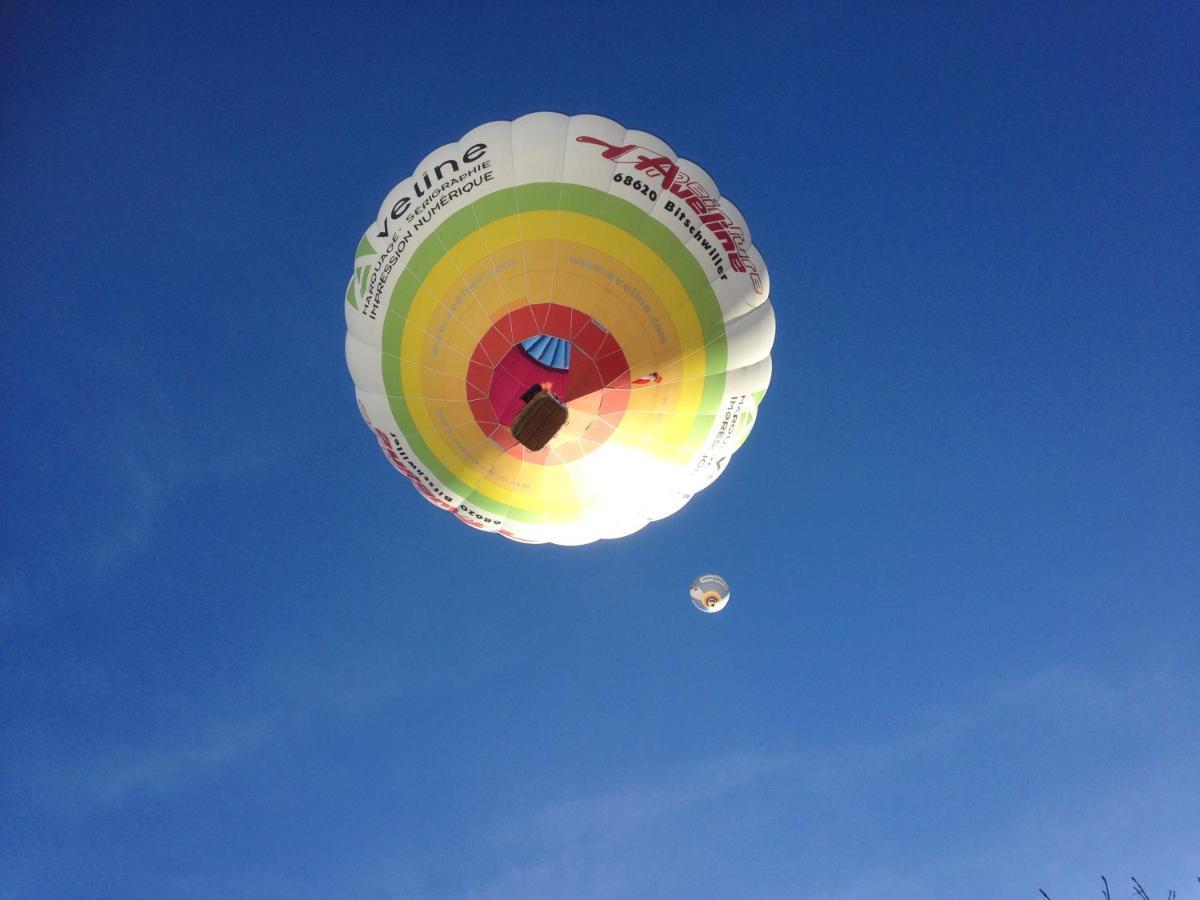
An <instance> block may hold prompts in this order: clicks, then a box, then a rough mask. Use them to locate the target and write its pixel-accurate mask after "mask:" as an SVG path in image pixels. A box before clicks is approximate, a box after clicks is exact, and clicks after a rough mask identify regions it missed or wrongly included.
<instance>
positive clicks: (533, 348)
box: [521, 334, 571, 372]
mask: <svg viewBox="0 0 1200 900" xmlns="http://www.w3.org/2000/svg"><path fill="white" fill-rule="evenodd" d="M521 349H522V350H524V351H525V352H526V353H528V354H529V355H530V356H532V357H533V358H534V359H535V360H537V361H538V362H539V363H541V364H542V365H543V366H545V367H546V368H548V369H558V370H559V371H560V372H565V371H567V369H569V368H571V342H570V341H568V340H567V339H566V338H559V337H551V336H550V335H548V334H538V335H534V336H533V337H531V338H527V339H526V340H523V341H521Z"/></svg>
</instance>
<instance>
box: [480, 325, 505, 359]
mask: <svg viewBox="0 0 1200 900" xmlns="http://www.w3.org/2000/svg"><path fill="white" fill-rule="evenodd" d="M512 345H513V342H512V341H511V340H509V339H508V338H507V337H505V336H504V335H503V334H501V333H500V331H499V330H497V329H492V330H491V331H489V332H488V333H487V334H485V335H484V336H483V340H482V341H480V342H479V349H480V350H482V351H483V352H484V353H486V354H487V357H488V360H490V361H491V363H492V364H493V365H495V364H496V363H498V362H500V360H502V359H504V354H505V353H507V352H508V350H509V348H510V347H511V346H512Z"/></svg>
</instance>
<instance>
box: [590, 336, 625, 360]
mask: <svg viewBox="0 0 1200 900" xmlns="http://www.w3.org/2000/svg"><path fill="white" fill-rule="evenodd" d="M620 349H621V345H620V344H618V343H617V339H616V338H615V337H613V336H612V333H611V332H610V333H608V334H606V335H605V336H604V340H603V341H601V342H600V346H599V347H598V348H596V359H600V358H601V357H602V356H608V354H610V353H614V352H616V351H617V350H620Z"/></svg>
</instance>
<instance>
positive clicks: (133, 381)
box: [0, 3, 1200, 900]
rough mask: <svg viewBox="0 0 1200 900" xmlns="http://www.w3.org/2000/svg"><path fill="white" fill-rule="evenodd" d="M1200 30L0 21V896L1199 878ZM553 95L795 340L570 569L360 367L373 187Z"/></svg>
mask: <svg viewBox="0 0 1200 900" xmlns="http://www.w3.org/2000/svg"><path fill="white" fill-rule="evenodd" d="M1198 26H1200V16H1198V14H1197V12H1196V9H1195V7H1194V5H1192V4H1185V3H1161V4H1141V5H1134V6H1119V5H1109V4H1080V5H1076V6H1073V7H1069V8H1068V6H1067V5H1056V6H1055V8H1053V9H1051V8H1050V6H1048V5H1047V4H1042V3H1036V4H1035V3H1015V4H1014V3H1005V4H996V5H993V6H983V5H977V4H956V5H949V4H933V5H928V6H903V7H902V6H889V5H885V4H829V5H825V6H815V5H807V6H799V7H796V8H793V7H791V6H790V5H785V4H776V5H764V6H762V7H759V8H757V9H751V8H743V7H736V6H735V7H722V6H718V5H716V4H701V5H695V6H677V7H673V6H663V5H661V4H660V5H655V6H650V7H646V6H636V5H632V4H623V5H613V6H605V7H603V8H599V7H598V8H593V9H579V10H568V9H562V8H558V7H552V6H541V5H539V4H536V3H526V4H520V5H519V7H516V8H503V7H478V6H477V7H472V6H468V5H461V6H457V7H454V6H441V7H435V6H428V7H424V8H421V7H415V6H414V7H404V6H403V5H397V4H370V3H367V4H356V5H354V6H353V7H352V8H347V9H346V11H344V12H335V11H334V10H333V6H332V5H330V6H329V8H328V9H326V10H324V11H321V10H319V9H316V8H315V7H314V5H301V6H297V5H295V4H287V5H284V4H279V5H275V6H271V5H265V4H263V5H255V7H254V9H253V10H251V11H238V10H232V9H227V10H224V11H213V10H208V9H204V8H201V7H197V6H179V5H173V4H168V3H157V4H111V5H109V6H108V8H107V9H101V8H100V7H99V5H95V4H78V5H70V4H52V3H46V4H23V5H20V7H18V6H16V5H12V4H10V5H9V6H8V7H7V8H6V9H5V10H4V12H3V13H0V72H2V73H3V77H4V83H5V84H6V86H7V88H6V90H4V91H3V95H2V97H0V123H2V125H3V132H4V141H3V142H2V149H0V159H2V161H3V169H2V175H0V208H2V209H3V210H4V214H3V216H2V217H0V229H2V230H3V231H2V236H3V239H2V240H0V277H2V279H3V296H4V320H5V324H4V327H3V328H2V329H0V348H2V349H3V354H2V356H0V384H2V385H3V392H4V414H3V416H2V417H0V461H2V464H3V465H2V477H3V484H4V491H3V493H4V512H5V514H4V516H3V518H2V520H0V522H2V524H0V528H2V529H3V530H2V531H0V822H3V824H2V825H0V893H3V894H5V895H13V896H77V897H86V896H181V897H187V896H197V897H200V896H378V897H389V896H402V897H478V898H488V897H564V896H577V897H630V896H658V897H684V896H686V897H704V896H712V897H731V896H739V897H796V896H822V897H834V896H836V897H840V898H859V897H861V898H872V897H934V896H937V897H968V896H969V897H980V898H988V897H997V898H1011V897H1026V896H1027V897H1036V896H1038V895H1037V889H1038V888H1039V887H1040V888H1045V889H1046V890H1047V892H1048V893H1049V894H1050V895H1051V896H1052V897H1054V898H1055V900H1060V898H1063V897H1079V896H1094V894H1093V891H1098V890H1099V887H1100V882H1099V876H1100V875H1101V874H1107V875H1108V876H1109V879H1110V882H1111V883H1113V884H1114V887H1115V888H1116V890H1115V891H1114V896H1118V895H1119V896H1126V894H1127V893H1129V892H1128V891H1126V885H1127V881H1126V878H1127V876H1128V875H1129V874H1135V875H1137V876H1138V877H1139V879H1140V880H1141V881H1142V882H1143V883H1144V884H1145V885H1146V886H1147V888H1148V889H1149V890H1150V891H1151V892H1152V895H1153V896H1154V897H1155V900H1157V898H1158V897H1160V896H1165V894H1166V891H1167V889H1168V888H1176V889H1178V890H1179V891H1180V897H1181V898H1183V897H1188V896H1193V895H1196V896H1200V884H1198V883H1197V882H1196V876H1197V874H1198V869H1200V833H1198V832H1197V829H1196V827H1195V818H1196V817H1195V811H1196V809H1197V805H1198V803H1200V787H1198V785H1200V755H1198V751H1197V747H1198V746H1200V695H1198V687H1200V680H1198V679H1200V655H1198V654H1197V652H1196V634H1197V630H1198V628H1200V606H1198V601H1200V589H1198V586H1200V466H1198V465H1197V460H1198V459H1200V413H1198V406H1197V397H1198V396H1200V354H1198V353H1197V349H1196V348H1197V342H1198V340H1200V305H1198V303H1197V298H1198V297H1200V263H1198V261H1197V260H1198V254H1197V246H1198V243H1197V238H1198V237H1200V235H1198V233H1197V232H1198V228H1197V215H1196V211H1197V209H1198V208H1200V181H1198V178H1197V174H1196V160H1195V152H1196V147H1197V144H1198V142H1197V139H1198V138H1200V125H1198V118H1197V107H1196V99H1195V84H1196V76H1197V72H1198V71H1200V68H1198V63H1200V53H1198V52H1197V47H1200V27H1198ZM539 109H553V110H560V111H563V112H568V113H576V112H594V113H599V114H602V115H606V116H609V117H611V118H614V119H616V120H618V121H620V122H622V123H623V124H625V125H627V126H629V127H633V128H642V129H645V130H648V131H651V132H653V133H655V134H658V135H661V136H662V137H663V138H664V139H665V140H666V141H668V142H669V143H670V144H671V145H672V146H673V147H674V148H675V150H676V151H677V152H679V153H680V154H682V155H684V156H687V157H688V158H691V159H694V160H696V161H697V162H699V163H700V164H702V165H703V166H704V167H705V168H706V169H707V170H708V172H709V173H710V174H711V175H712V176H713V177H714V178H715V179H716V181H717V183H718V184H719V185H720V187H721V190H722V192H723V193H724V194H725V195H727V196H729V197H731V198H732V199H733V200H734V202H736V203H737V205H738V207H739V208H740V209H741V211H742V212H743V214H744V215H745V216H746V218H747V220H748V221H749V223H750V224H751V227H752V228H753V232H754V239H755V243H756V244H757V246H758V247H759V248H760V249H761V250H762V252H763V254H764V256H765V258H766V260H767V263H768V265H769V267H770V272H771V282H772V298H771V299H772V302H773V304H774V306H775V311H776V316H777V319H778V337H777V340H776V345H775V349H774V352H773V360H774V378H773V382H772V386H771V391H770V393H769V394H768V396H767V398H766V401H765V403H764V405H763V408H762V410H761V415H760V417H759V420H758V425H757V427H756V429H755V431H754V433H753V435H752V436H751V439H750V440H749V442H748V443H747V445H746V446H745V447H744V448H743V449H742V450H741V451H740V452H739V454H738V455H737V456H736V457H735V458H734V460H733V462H732V463H731V465H730V467H729V469H728V470H727V472H726V473H725V474H724V475H723V476H722V477H721V479H720V480H719V481H718V482H717V483H716V484H715V485H714V486H712V487H711V488H709V489H708V490H706V491H704V492H703V493H702V494H700V495H698V496H697V498H696V499H695V500H694V501H693V502H692V503H691V504H690V505H688V506H687V507H686V508H685V509H684V510H683V511H682V512H680V513H679V514H678V515H676V516H674V517H673V518H671V519H669V520H666V521H663V522H659V523H656V524H654V525H652V526H650V527H648V528H646V529H645V530H644V531H642V532H640V533H638V534H636V535H634V536H633V537H630V538H628V539H625V540H621V541H618V542H602V543H599V544H595V545H591V546H588V547H584V548H578V549H564V548H554V547H526V546H520V545H516V544H513V543H511V542H508V541H505V540H503V539H501V538H499V537H497V536H493V535H486V534H479V533H476V532H473V531H472V530H470V529H468V528H466V527H464V526H462V525H461V524H459V523H457V522H455V521H454V520H453V519H452V517H450V516H447V515H444V514H440V513H439V512H438V511H436V510H435V509H434V508H433V507H431V506H429V505H428V504H427V503H426V502H425V501H424V500H422V499H421V498H420V497H419V496H418V495H417V494H416V492H415V491H413V490H412V489H411V487H409V485H408V484H407V483H406V482H404V480H403V479H402V478H400V477H399V476H397V475H396V473H395V472H393V471H392V470H391V468H390V467H389V466H388V464H387V462H386V460H385V459H384V458H383V457H382V455H381V454H380V453H379V451H378V448H377V447H376V444H375V441H374V439H373V438H372V436H371V435H370V433H369V432H368V431H367V430H366V429H365V428H364V427H363V425H362V422H361V419H360V418H359V415H358V412H357V410H356V409H355V404H354V398H353V390H352V386H351V382H350V379H349V376H348V374H347V373H346V370H345V365H344V362H343V359H342V341H343V335H344V324H343V319H342V307H341V304H342V293H343V290H344V287H345V284H346V280H347V278H348V277H349V274H350V270H351V266H352V262H353V254H354V249H355V246H356V244H357V241H358V238H359V236H360V235H361V233H362V231H363V229H364V228H365V227H366V226H367V224H368V223H369V221H370V220H371V218H372V216H373V215H374V214H375V211H376V209H377V206H378V204H379V202H380V201H381V200H382V198H383V197H384V196H385V195H386V193H387V191H388V190H389V189H390V188H391V187H392V185H393V184H395V183H396V182H397V181H399V180H400V179H402V178H404V177H405V176H407V175H408V174H409V173H410V172H411V171H412V168H413V166H415V165H416V163H417V162H419V161H420V160H421V159H422V158H423V157H424V155H425V154H426V153H427V152H429V151H430V150H432V149H433V148H435V147H437V146H439V145H441V144H442V143H445V142H447V141H452V140H456V139H457V138H458V137H459V136H461V135H462V134H464V133H465V132H466V131H467V130H469V129H470V128H471V127H473V126H475V125H477V124H479V123H482V122H485V121H490V120H494V119H504V118H513V117H515V116H518V115H521V114H523V113H526V112H530V111H534V110H539ZM710 570H711V571H717V572H720V573H722V574H723V575H725V576H726V577H727V578H728V580H729V581H730V583H731V584H732V586H733V601H732V602H731V604H730V607H729V609H728V610H727V611H726V612H725V613H723V614H722V615H719V616H703V615H700V614H699V613H697V612H695V610H693V609H692V608H691V606H690V604H689V601H688V597H687V587H688V584H689V582H690V580H691V578H692V577H693V576H694V575H695V574H697V573H699V572H702V571H710ZM1122 891H1125V892H1126V893H1121V892H1122Z"/></svg>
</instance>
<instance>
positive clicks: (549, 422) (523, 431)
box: [511, 390, 567, 450]
mask: <svg viewBox="0 0 1200 900" xmlns="http://www.w3.org/2000/svg"><path fill="white" fill-rule="evenodd" d="M566 423H567V408H566V406H564V405H563V404H562V402H561V401H560V400H559V399H558V398H557V397H555V396H554V395H553V394H552V393H550V392H549V391H542V390H539V391H538V392H537V393H535V394H534V395H533V398H532V399H530V401H529V402H528V403H526V404H525V407H524V408H523V409H522V410H521V411H520V412H519V413H517V416H516V418H515V419H513V423H512V426H511V430H512V436H513V437H515V438H516V439H517V440H518V441H519V442H520V443H521V444H522V445H523V446H525V447H528V448H529V449H530V450H541V449H542V448H543V447H545V446H546V444H547V442H548V441H549V440H550V438H552V437H554V436H555V435H556V434H558V430H559V429H560V428H562V427H563V425H565V424H566Z"/></svg>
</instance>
